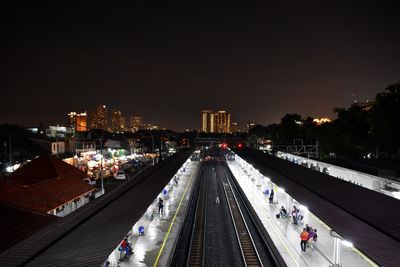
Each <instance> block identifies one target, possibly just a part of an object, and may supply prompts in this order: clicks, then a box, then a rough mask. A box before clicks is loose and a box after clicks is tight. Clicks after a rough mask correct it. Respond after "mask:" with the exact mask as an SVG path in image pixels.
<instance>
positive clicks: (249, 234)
mask: <svg viewBox="0 0 400 267" xmlns="http://www.w3.org/2000/svg"><path fill="white" fill-rule="evenodd" d="M199 170H200V171H199V173H200V174H199V180H198V181H197V184H196V187H195V190H194V195H193V196H192V198H191V204H190V209H189V212H188V216H187V217H186V220H185V224H184V225H185V227H184V229H183V230H182V232H181V234H180V237H179V240H178V242H177V244H178V245H177V247H178V248H177V249H176V250H175V252H174V256H173V259H172V261H171V263H172V265H170V266H177V267H184V266H231V267H236V266H286V264H284V262H283V260H282V261H280V260H279V259H278V260H277V258H278V257H279V256H280V255H278V254H279V252H277V251H276V250H275V251H274V250H272V249H271V247H270V244H271V242H272V241H270V240H268V239H267V238H269V237H265V235H267V233H265V232H263V230H262V229H261V228H260V227H259V223H260V222H259V221H257V218H254V217H253V212H252V211H251V207H249V206H248V205H249V203H248V202H247V201H246V199H244V198H243V196H242V192H241V191H240V189H238V188H237V185H236V182H235V179H234V177H233V176H232V174H231V173H230V171H229V169H228V167H227V165H226V163H225V162H223V160H220V159H218V160H214V159H213V160H209V161H204V162H202V163H201V167H200V169H199ZM277 256H278V257H277Z"/></svg>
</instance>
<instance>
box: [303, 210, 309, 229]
mask: <svg viewBox="0 0 400 267" xmlns="http://www.w3.org/2000/svg"><path fill="white" fill-rule="evenodd" d="M303 213H304V214H303V216H304V218H303V226H304V227H305V226H306V224H308V223H309V222H310V211H309V210H308V208H305V209H304V211H303Z"/></svg>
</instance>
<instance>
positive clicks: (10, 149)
mask: <svg viewBox="0 0 400 267" xmlns="http://www.w3.org/2000/svg"><path fill="white" fill-rule="evenodd" d="M9 153H10V154H9V156H10V166H12V153H11V134H10V152H9Z"/></svg>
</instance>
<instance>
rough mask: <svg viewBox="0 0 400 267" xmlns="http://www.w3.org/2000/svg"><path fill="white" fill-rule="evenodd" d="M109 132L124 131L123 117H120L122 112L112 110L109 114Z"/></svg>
mask: <svg viewBox="0 0 400 267" xmlns="http://www.w3.org/2000/svg"><path fill="white" fill-rule="evenodd" d="M111 130H112V131H114V132H120V131H124V130H125V117H124V116H122V112H121V111H120V110H118V109H113V111H112V113H111Z"/></svg>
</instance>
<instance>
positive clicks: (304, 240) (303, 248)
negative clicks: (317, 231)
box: [300, 228, 309, 252]
mask: <svg viewBox="0 0 400 267" xmlns="http://www.w3.org/2000/svg"><path fill="white" fill-rule="evenodd" d="M308 236H309V233H308V232H307V229H306V228H303V232H301V233H300V240H301V241H300V247H301V251H304V252H306V248H307V242H308Z"/></svg>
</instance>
